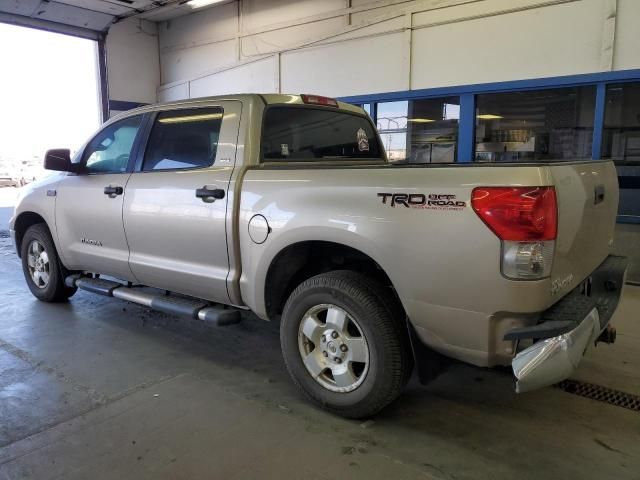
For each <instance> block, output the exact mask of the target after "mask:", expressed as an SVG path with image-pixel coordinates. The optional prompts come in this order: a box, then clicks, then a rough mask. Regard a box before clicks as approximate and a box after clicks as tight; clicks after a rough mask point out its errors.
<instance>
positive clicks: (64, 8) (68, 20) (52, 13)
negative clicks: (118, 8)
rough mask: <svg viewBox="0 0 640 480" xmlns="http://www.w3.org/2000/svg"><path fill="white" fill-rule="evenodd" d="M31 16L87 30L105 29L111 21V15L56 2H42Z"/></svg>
mask: <svg viewBox="0 0 640 480" xmlns="http://www.w3.org/2000/svg"><path fill="white" fill-rule="evenodd" d="M31 18H38V19H40V20H48V21H50V22H56V23H62V24H64V25H73V26H75V27H82V28H88V29H89V30H98V31H100V30H105V29H106V28H109V25H111V23H112V22H113V18H114V17H113V15H108V14H106V13H100V12H95V11H93V10H86V9H84V8H78V7H73V6H71V5H65V4H63V3H58V2H47V3H45V2H42V3H41V4H40V6H38V8H36V11H35V12H34V13H33V14H32V15H31Z"/></svg>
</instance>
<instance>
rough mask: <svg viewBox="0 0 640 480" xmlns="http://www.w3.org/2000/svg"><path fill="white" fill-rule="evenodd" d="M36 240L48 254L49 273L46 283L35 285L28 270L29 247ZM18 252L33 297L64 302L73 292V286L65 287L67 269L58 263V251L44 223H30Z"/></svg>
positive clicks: (74, 291)
mask: <svg viewBox="0 0 640 480" xmlns="http://www.w3.org/2000/svg"><path fill="white" fill-rule="evenodd" d="M34 241H36V242H38V243H39V244H40V245H41V246H42V247H43V248H44V251H45V252H46V254H47V256H48V268H47V273H48V275H49V277H48V281H47V283H46V285H44V286H43V285H40V286H39V285H36V283H35V281H34V279H33V277H32V275H31V271H30V270H29V247H30V246H31V245H32V243H33V242H34ZM20 253H21V257H22V271H23V273H24V278H25V280H26V281H27V285H28V286H29V290H31V293H32V294H33V296H34V297H36V298H37V299H38V300H41V301H43V302H64V301H66V300H67V299H68V298H69V297H71V296H72V295H73V294H74V293H76V290H77V289H76V288H75V287H67V286H66V285H65V284H64V279H65V277H66V276H67V275H68V273H69V272H68V271H67V270H66V269H65V268H64V267H63V266H62V263H60V258H59V257H58V252H57V251H56V247H55V245H54V243H53V239H52V238H51V233H50V232H49V229H48V228H47V226H46V225H45V224H44V223H38V224H36V225H32V226H31V227H29V228H28V229H27V231H26V232H25V234H24V236H23V237H22V244H21V245H20Z"/></svg>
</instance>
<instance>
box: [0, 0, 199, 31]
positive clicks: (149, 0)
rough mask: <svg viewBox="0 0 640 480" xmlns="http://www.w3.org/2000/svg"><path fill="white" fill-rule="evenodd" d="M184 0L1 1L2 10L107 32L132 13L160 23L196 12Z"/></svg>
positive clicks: (21, 15)
mask: <svg viewBox="0 0 640 480" xmlns="http://www.w3.org/2000/svg"><path fill="white" fill-rule="evenodd" d="M182 3H183V0H0V13H7V14H11V15H17V16H19V17H28V18H33V19H38V20H46V21H50V22H56V23H59V24H62V25H71V26H73V27H81V28H86V29H90V30H96V31H104V30H106V29H108V28H109V26H110V25H111V24H112V23H113V22H114V21H117V20H118V19H121V18H126V17H130V16H134V15H135V16H137V17H138V18H145V19H147V20H150V21H152V22H159V21H163V20H168V19H171V18H176V17H181V16H183V15H187V14H189V13H192V12H193V10H192V9H191V8H190V7H189V5H184V4H182Z"/></svg>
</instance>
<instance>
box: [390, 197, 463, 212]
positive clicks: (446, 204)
mask: <svg viewBox="0 0 640 480" xmlns="http://www.w3.org/2000/svg"><path fill="white" fill-rule="evenodd" d="M378 197H379V198H381V199H382V204H383V205H390V206H392V207H396V206H398V205H401V206H403V207H407V208H423V209H427V210H457V211H458V210H462V209H463V208H464V207H466V206H467V202H464V201H462V200H456V196H455V195H453V194H441V193H430V194H428V195H425V194H424V193H378Z"/></svg>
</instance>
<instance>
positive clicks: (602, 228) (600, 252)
mask: <svg viewBox="0 0 640 480" xmlns="http://www.w3.org/2000/svg"><path fill="white" fill-rule="evenodd" d="M549 169H550V171H551V176H552V178H553V183H554V185H555V188H556V196H557V199H558V237H557V240H556V247H555V257H554V262H553V269H552V274H551V278H552V285H551V292H552V294H553V295H554V296H556V297H557V296H560V295H562V294H564V293H566V292H568V291H570V290H571V289H572V288H574V287H575V286H576V285H577V284H579V283H580V282H581V281H582V280H584V279H585V278H586V277H587V276H589V275H590V274H591V272H593V270H595V268H596V267H597V266H598V265H600V263H602V261H603V260H604V259H605V258H606V257H607V255H608V254H609V250H610V247H611V245H612V243H613V235H614V227H615V218H616V211H617V209H618V179H617V176H616V170H615V166H614V165H613V162H580V163H570V164H562V165H559V164H555V165H550V166H549Z"/></svg>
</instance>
